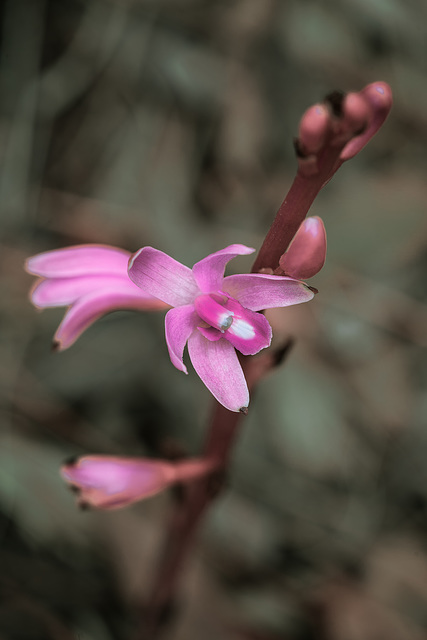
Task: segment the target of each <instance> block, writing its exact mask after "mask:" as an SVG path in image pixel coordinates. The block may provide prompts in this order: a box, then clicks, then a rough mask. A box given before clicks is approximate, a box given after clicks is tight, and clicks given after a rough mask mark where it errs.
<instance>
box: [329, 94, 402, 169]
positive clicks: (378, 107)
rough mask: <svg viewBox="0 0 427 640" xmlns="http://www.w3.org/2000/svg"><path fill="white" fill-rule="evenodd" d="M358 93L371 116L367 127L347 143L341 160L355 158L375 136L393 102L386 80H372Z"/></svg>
mask: <svg viewBox="0 0 427 640" xmlns="http://www.w3.org/2000/svg"><path fill="white" fill-rule="evenodd" d="M356 95H358V96H360V97H361V98H362V99H363V100H365V102H366V104H367V106H368V107H369V110H370V118H369V121H368V124H367V127H366V129H365V130H364V131H363V132H362V133H361V134H360V135H358V136H356V137H355V138H352V139H351V140H350V141H349V142H348V143H347V144H346V145H345V147H344V149H343V150H342V152H341V154H340V160H341V162H345V161H346V160H350V158H353V157H354V156H355V155H356V154H357V153H359V151H361V150H362V149H363V147H364V146H365V145H366V144H367V143H368V142H369V140H370V139H371V138H373V136H374V135H375V134H376V133H377V131H378V130H379V129H380V127H381V125H382V124H383V122H384V121H385V119H386V118H387V116H388V114H389V112H390V109H391V107H392V104H393V96H392V92H391V89H390V87H389V85H388V84H387V83H386V82H372V83H371V84H368V85H367V86H366V87H365V88H364V89H362V91H360V92H359V93H358V94H356Z"/></svg>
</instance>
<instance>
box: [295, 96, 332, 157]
mask: <svg viewBox="0 0 427 640" xmlns="http://www.w3.org/2000/svg"><path fill="white" fill-rule="evenodd" d="M329 123H330V113H329V110H328V109H327V107H326V106H325V105H323V104H315V105H313V106H312V107H310V108H309V109H307V111H306V112H305V113H304V115H303V117H302V118H301V122H300V126H299V135H298V142H299V147H300V149H301V152H302V154H303V155H310V154H312V153H317V152H318V151H319V150H320V149H321V148H322V146H323V144H324V142H325V138H326V135H327V133H328V129H329Z"/></svg>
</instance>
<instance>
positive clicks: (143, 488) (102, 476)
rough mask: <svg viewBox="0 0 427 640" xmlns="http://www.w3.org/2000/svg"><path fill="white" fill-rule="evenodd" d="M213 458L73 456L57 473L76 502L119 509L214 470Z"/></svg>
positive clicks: (96, 507) (81, 504) (82, 505)
mask: <svg viewBox="0 0 427 640" xmlns="http://www.w3.org/2000/svg"><path fill="white" fill-rule="evenodd" d="M216 466H217V463H216V461H214V460H209V459H196V458H194V459H188V460H182V461H178V462H169V461H167V460H150V459H147V458H123V457H117V456H103V455H92V456H83V457H82V458H77V459H73V460H71V461H70V462H66V463H65V464H64V465H63V466H62V467H61V475H62V477H63V478H64V480H65V481H66V482H67V483H68V484H69V485H70V488H71V489H72V490H73V491H75V493H76V495H77V504H78V505H79V506H80V507H82V508H85V507H94V508H95V509H121V508H122V507H127V506H128V505H129V504H132V503H134V502H138V501H139V500H145V499H146V498H149V497H151V496H153V495H155V494H156V493H160V492H161V491H163V490H164V489H167V488H168V487H171V486H172V485H174V484H176V483H177V482H180V483H182V482H191V481H193V480H195V479H198V478H202V477H204V476H206V475H208V474H210V473H212V471H214V470H215V468H216Z"/></svg>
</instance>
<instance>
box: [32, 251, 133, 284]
mask: <svg viewBox="0 0 427 640" xmlns="http://www.w3.org/2000/svg"><path fill="white" fill-rule="evenodd" d="M130 255H131V254H130V253H129V251H124V250H123V249H118V248H116V247H109V246H107V245H96V244H87V245H77V246H74V247H67V248H65V249H58V250H54V251H45V252H44V253H39V254H37V255H35V256H32V257H31V258H28V260H27V262H26V269H27V271H28V272H29V273H32V274H34V275H36V276H43V277H45V278H71V277H74V276H85V275H90V274H101V273H104V274H111V275H117V274H119V273H123V274H124V273H126V271H127V264H128V261H129V258H130Z"/></svg>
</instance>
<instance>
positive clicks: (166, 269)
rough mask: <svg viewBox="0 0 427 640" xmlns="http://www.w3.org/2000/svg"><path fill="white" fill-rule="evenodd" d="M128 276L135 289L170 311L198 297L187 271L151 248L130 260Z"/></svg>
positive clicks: (139, 252)
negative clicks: (161, 303)
mask: <svg viewBox="0 0 427 640" xmlns="http://www.w3.org/2000/svg"><path fill="white" fill-rule="evenodd" d="M128 273H129V278H130V279H131V280H132V282H134V283H135V284H136V285H138V287H141V289H143V290H144V291H147V293H151V295H153V296H155V297H156V298H159V299H160V300H163V302H166V303H167V304H170V305H171V306H172V307H180V306H182V305H186V304H190V303H191V302H193V300H194V298H195V296H197V295H198V293H200V292H199V289H198V287H197V284H196V281H195V280H194V277H193V274H192V273H191V269H189V268H188V267H186V266H184V265H183V264H181V263H180V262H177V261H176V260H174V259H173V258H171V257H170V256H168V255H167V254H166V253H163V251H158V250H157V249H153V247H143V248H142V249H140V250H139V251H138V252H137V253H135V255H133V256H132V258H131V259H130V261H129V268H128Z"/></svg>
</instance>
